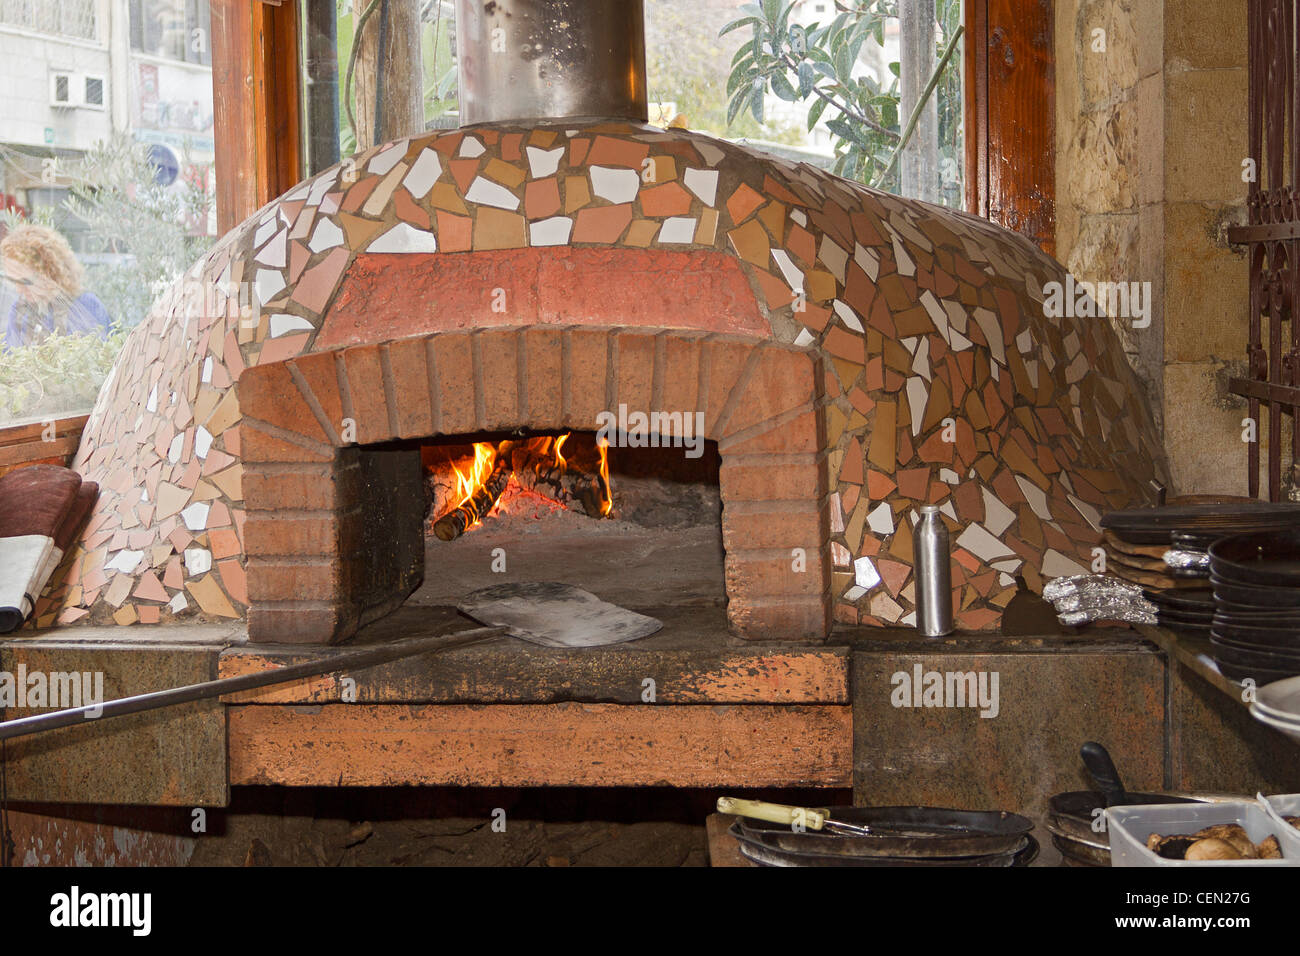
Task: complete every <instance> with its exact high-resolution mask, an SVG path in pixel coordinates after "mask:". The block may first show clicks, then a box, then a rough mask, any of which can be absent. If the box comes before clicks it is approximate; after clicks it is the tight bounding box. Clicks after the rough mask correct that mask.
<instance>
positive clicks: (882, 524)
mask: <svg viewBox="0 0 1300 956" xmlns="http://www.w3.org/2000/svg"><path fill="white" fill-rule="evenodd" d="M867 527H869V528H870V529H871V530H872V532H874V533H875V534H878V535H890V534H893V533H894V512H893V509H892V508H890V507H889V503H888V502H885V501H882V502H881V503H880V504H878V505H876V507H875V508H874V509H872V511H871V512H870V514H868V515H867Z"/></svg>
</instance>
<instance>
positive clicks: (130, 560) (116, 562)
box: [104, 551, 144, 574]
mask: <svg viewBox="0 0 1300 956" xmlns="http://www.w3.org/2000/svg"><path fill="white" fill-rule="evenodd" d="M142 558H144V552H143V551H119V552H117V554H115V555H113V557H112V558H111V559H110V560H108V561H106V562H104V567H105V568H108V569H111V570H113V571H121V572H122V573H123V574H130V573H131V572H132V571H134V570H135V569H136V568H138V567H139V566H140V561H141V559H142Z"/></svg>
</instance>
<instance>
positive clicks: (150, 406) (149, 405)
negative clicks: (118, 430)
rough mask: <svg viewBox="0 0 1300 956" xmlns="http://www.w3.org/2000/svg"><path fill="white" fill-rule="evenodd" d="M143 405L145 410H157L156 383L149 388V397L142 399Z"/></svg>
mask: <svg viewBox="0 0 1300 956" xmlns="http://www.w3.org/2000/svg"><path fill="white" fill-rule="evenodd" d="M208 361H209V362H211V361H212V359H208ZM144 407H145V410H146V411H149V412H156V411H158V386H157V385H155V386H154V387H153V388H151V389H150V390H149V397H148V398H146V399H145V400H144Z"/></svg>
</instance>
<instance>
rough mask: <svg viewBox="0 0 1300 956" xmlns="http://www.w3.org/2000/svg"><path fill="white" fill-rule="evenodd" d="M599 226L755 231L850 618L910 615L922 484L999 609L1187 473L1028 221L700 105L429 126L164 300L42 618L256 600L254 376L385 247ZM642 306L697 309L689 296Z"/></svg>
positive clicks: (962, 617)
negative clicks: (243, 395) (960, 208)
mask: <svg viewBox="0 0 1300 956" xmlns="http://www.w3.org/2000/svg"><path fill="white" fill-rule="evenodd" d="M521 147H522V148H521ZM647 168H649V169H651V170H653V175H643V171H644V170H646V169H647ZM530 247H538V248H536V251H535V253H533V252H532V249H531V248H530ZM582 248H592V249H600V248H605V249H610V250H613V251H614V254H619V255H626V256H632V255H641V256H647V255H648V256H654V255H664V256H668V255H680V254H681V253H682V252H683V251H685V252H709V253H711V254H717V255H720V256H725V257H731V258H732V259H733V260H734V261H735V262H736V263H737V264H738V268H739V270H740V272H741V274H742V275H743V276H744V277H745V279H746V281H747V282H748V284H749V286H750V289H751V291H752V294H753V296H754V299H755V301H756V303H757V306H756V307H757V309H758V310H759V312H760V314H761V315H762V317H763V320H764V321H766V323H767V325H768V326H769V329H770V332H769V333H768V334H769V337H770V338H772V339H774V340H776V341H778V342H781V343H785V344H795V345H798V346H801V347H804V348H806V349H807V350H809V351H810V352H813V353H815V354H820V355H822V356H824V358H825V359H826V361H825V362H824V368H825V382H824V383H823V385H824V388H823V389H822V394H823V395H824V397H823V398H822V399H821V405H820V406H819V409H818V413H819V414H820V416H821V418H822V424H823V429H824V434H825V442H826V444H827V447H826V448H825V449H824V451H825V460H826V461H827V462H828V463H829V464H830V467H831V474H830V475H829V480H830V484H829V489H828V493H829V495H830V499H829V503H830V504H829V505H828V507H829V511H828V513H829V514H830V515H831V519H830V521H829V522H828V525H827V526H828V527H829V528H830V529H831V530H830V531H829V538H828V539H827V540H826V541H825V542H824V547H825V549H826V554H827V555H828V556H829V557H830V559H831V564H832V566H833V568H834V569H837V570H836V573H834V574H833V575H831V577H830V580H832V581H833V588H834V593H831V594H829V595H825V598H826V600H827V601H828V602H829V604H830V608H831V610H832V611H833V616H834V619H835V620H837V621H844V622H849V623H865V624H894V623H900V622H901V623H905V622H907V621H910V620H912V614H913V612H914V604H913V598H914V594H915V588H914V586H913V582H912V581H911V579H910V576H911V561H912V557H911V525H912V521H913V520H914V519H915V511H916V508H917V507H918V506H919V505H920V504H922V503H926V502H931V503H935V504H938V505H940V506H941V508H942V510H943V513H944V514H945V515H946V516H947V520H948V523H949V525H950V530H951V531H952V537H953V541H954V559H955V560H954V581H953V585H954V595H955V607H956V608H957V609H958V610H957V615H956V617H957V623H958V626H960V627H965V628H972V629H980V628H989V627H995V626H996V625H997V622H998V619H999V617H1000V613H1001V611H1000V609H1001V608H1002V607H1003V606H1005V604H1006V603H1007V601H1008V599H1009V597H1010V594H1011V593H1012V591H1013V587H1014V586H1013V584H1012V582H1011V578H1010V575H1011V574H1012V573H1020V574H1024V575H1025V576H1026V578H1027V579H1028V580H1029V582H1030V584H1031V585H1033V586H1039V585H1041V581H1042V578H1044V577H1051V576H1055V575H1060V574H1071V573H1077V572H1078V571H1079V570H1080V569H1081V568H1082V567H1085V566H1086V565H1087V564H1088V563H1089V560H1090V557H1089V555H1090V550H1091V548H1092V547H1093V545H1094V544H1095V543H1096V542H1097V540H1098V534H1097V532H1096V523H1097V517H1098V515H1099V514H1100V513H1101V512H1103V511H1105V510H1107V509H1110V508H1113V507H1119V506H1123V505H1126V504H1129V503H1132V502H1134V501H1137V500H1143V499H1144V498H1145V497H1146V496H1147V494H1148V487H1147V484H1148V481H1149V480H1150V479H1152V478H1159V479H1161V480H1165V481H1167V475H1166V468H1165V465H1164V462H1163V460H1162V457H1161V452H1160V450H1159V449H1160V444H1159V442H1158V440H1157V438H1156V433H1155V429H1154V427H1153V425H1152V420H1151V417H1150V414H1149V412H1148V410H1147V409H1146V407H1145V405H1144V403H1143V400H1142V398H1141V392H1140V389H1139V387H1138V385H1137V383H1136V380H1135V378H1134V376H1133V374H1132V372H1131V370H1130V369H1129V367H1128V365H1127V364H1126V362H1125V359H1124V355H1123V351H1122V349H1121V348H1120V346H1119V343H1118V340H1117V338H1116V336H1115V335H1114V333H1113V332H1112V330H1111V329H1110V327H1109V325H1108V324H1107V322H1106V321H1105V320H1094V319H1075V318H1069V317H1067V318H1055V319H1054V318H1048V317H1047V316H1045V314H1044V310H1043V308H1042V305H1041V302H1042V298H1043V296H1042V292H1041V290H1042V287H1043V284H1044V283H1046V282H1050V281H1063V279H1064V276H1065V273H1064V270H1063V269H1062V267H1061V266H1060V265H1058V264H1057V263H1056V262H1054V261H1053V260H1052V259H1051V258H1049V257H1048V256H1046V255H1045V254H1043V253H1042V252H1041V251H1040V250H1038V249H1037V248H1036V247H1034V246H1033V245H1032V244H1031V243H1030V242H1028V241H1026V240H1025V239H1023V238H1021V237H1020V236H1017V235H1014V234H1012V233H1010V232H1007V231H1006V230H1003V229H1001V228H999V227H996V226H993V225H991V224H989V223H987V222H984V221H981V220H978V219H975V218H972V217H969V216H965V215H961V214H958V213H954V212H949V211H946V210H942V209H939V208H936V207H934V206H930V205H926V204H923V203H919V202H913V201H909V200H907V199H902V198H898V197H895V196H890V195H886V194H882V193H878V192H874V191H872V190H869V189H867V188H865V187H862V186H859V185H856V184H853V183H849V182H845V181H842V180H839V179H837V178H835V177H833V176H831V175H829V174H827V173H825V172H823V171H821V170H818V169H815V168H812V167H809V166H806V165H801V164H799V165H796V164H792V163H788V162H785V161H782V160H777V159H774V158H772V157H769V156H765V155H764V154H761V153H759V152H757V151H755V150H752V149H749V148H745V147H741V146H737V145H733V144H730V143H726V142H722V141H719V140H715V139H712V138H710V137H707V136H703V135H700V134H694V133H690V132H686V131H681V130H670V131H660V130H655V129H652V128H650V127H645V126H638V125H631V124H622V123H605V124H601V125H600V126H599V127H587V126H571V127H568V128H567V129H548V128H545V127H542V128H536V129H530V128H524V127H519V126H512V125H508V124H507V125H502V126H499V127H478V128H475V129H474V130H473V131H472V132H465V131H450V132H433V133H429V134H427V135H424V136H422V137H418V138H412V139H411V140H409V141H406V140H403V141H400V142H398V143H394V144H391V145H390V146H387V147H383V148H379V149H374V150H370V151H368V152H367V153H365V154H363V155H362V156H359V157H353V158H352V159H351V160H348V161H345V162H344V163H342V164H340V165H339V166H338V167H335V168H333V169H330V170H327V171H326V172H324V173H322V174H320V175H319V176H317V177H315V178H314V179H313V180H310V181H308V182H306V183H303V184H302V185H300V186H298V187H295V189H294V190H291V191H290V193H289V194H287V195H286V196H285V197H283V198H282V199H280V200H276V201H274V202H272V203H270V204H268V206H266V207H265V208H263V209H261V210H258V212H257V213H255V214H254V215H253V216H251V217H250V218H249V219H248V220H247V221H246V222H245V223H243V224H242V225H241V226H239V227H237V228H236V229H234V230H232V231H231V232H230V233H229V234H228V235H227V236H225V237H224V238H223V239H222V240H221V241H220V242H219V243H218V244H217V246H216V247H215V248H214V249H213V250H212V251H211V252H209V253H208V254H207V255H205V256H204V257H203V258H202V259H201V260H200V261H199V262H197V263H195V264H194V266H193V267H192V268H191V269H190V270H189V271H188V272H187V273H186V274H185V276H183V277H182V278H181V279H180V280H178V281H177V282H176V284H175V285H174V286H173V287H172V288H171V289H169V290H168V291H167V292H166V293H164V294H163V295H162V296H161V297H160V298H159V300H158V301H157V302H156V303H155V305H154V307H153V309H152V311H151V313H150V315H149V317H148V318H147V319H146V320H145V321H144V322H143V323H142V324H141V325H140V326H139V327H138V328H136V329H135V330H134V331H133V332H132V333H131V335H130V337H129V339H128V341H127V343H126V346H125V347H124V348H123V350H122V353H121V355H120V357H119V359H118V361H117V363H116V365H115V367H114V369H113V371H112V373H111V374H110V375H109V377H108V380H107V381H106V382H105V384H104V387H103V390H102V391H101V393H100V395H99V398H98V401H97V402H96V405H95V408H94V411H93V412H92V414H91V417H90V420H89V422H88V423H87V425H86V428H85V431H84V434H83V438H82V443H81V447H80V449H79V450H78V452H77V454H76V457H75V461H74V466H75V467H76V468H77V469H78V470H79V471H80V472H81V473H82V474H83V475H84V476H85V477H86V478H88V479H91V480H94V481H97V482H99V484H100V487H101V495H100V499H99V502H98V505H97V506H96V511H95V513H94V514H93V515H92V516H91V519H90V520H89V522H88V524H87V526H86V529H85V531H84V532H83V534H82V537H81V540H80V542H79V544H78V545H76V546H75V547H74V549H73V553H72V554H71V556H70V559H69V560H67V561H65V562H64V565H63V567H62V568H61V570H60V572H59V575H58V576H57V578H56V579H55V580H54V581H52V582H51V584H50V587H49V588H48V589H47V591H46V593H45V594H44V595H42V597H41V600H40V602H39V605H38V610H37V614H36V620H37V623H38V624H40V625H47V624H49V623H52V622H53V621H54V620H55V619H56V618H57V619H58V620H59V621H61V622H65V623H72V622H74V621H75V622H77V623H106V622H108V621H115V622H117V623H119V624H124V625H126V624H129V625H135V624H138V623H142V622H156V621H159V620H164V621H165V620H171V619H174V618H183V619H195V620H199V619H211V618H235V617H242V616H244V615H245V614H246V612H247V606H248V594H247V586H246V583H245V579H244V578H245V568H244V566H243V546H242V541H243V537H242V536H243V527H244V502H243V498H242V494H243V491H242V484H243V482H242V480H241V475H242V471H241V461H242V459H241V454H240V451H241V447H242V444H243V442H244V440H245V439H244V437H243V436H241V420H242V411H241V409H240V407H239V403H238V399H237V397H236V391H235V384H236V383H237V382H238V380H239V377H240V375H241V373H242V372H243V370H244V369H245V368H247V367H251V366H258V365H262V364H269V363H273V362H281V361H284V360H285V359H289V358H294V357H297V356H303V355H308V354H311V353H313V352H314V351H317V347H316V345H315V342H316V340H317V338H318V337H319V336H320V334H321V329H322V328H323V327H326V326H327V325H328V323H329V322H330V320H331V315H332V312H333V310H334V308H335V306H336V305H337V304H338V302H339V301H340V299H341V297H344V296H346V294H347V290H348V288H349V285H350V283H354V282H356V281H357V280H356V278H355V276H356V275H357V274H359V273H358V270H360V269H362V266H363V260H364V262H365V263H368V264H372V265H369V266H367V267H370V268H374V267H375V266H373V264H374V263H389V264H390V265H389V266H386V267H385V268H402V266H400V265H393V264H394V263H401V262H407V263H410V262H419V263H421V266H420V267H421V268H422V269H426V270H439V269H440V267H442V266H443V264H444V263H446V265H447V267H448V268H450V267H451V266H452V264H454V263H455V262H457V261H458V260H459V257H464V256H467V255H473V254H475V252H476V251H482V250H493V252H492V253H491V254H493V255H502V254H505V253H506V252H509V251H510V250H522V251H525V252H530V253H532V254H535V255H538V256H545V255H550V254H555V250H557V249H561V250H562V249H573V250H577V249H582ZM620 250H621V251H620ZM529 268H536V267H535V266H530V267H529ZM697 281H701V280H700V278H698V277H696V276H693V275H690V274H687V273H684V272H682V271H680V270H679V271H675V272H669V273H665V272H658V273H656V272H652V271H651V272H646V273H645V279H644V282H645V285H644V288H639V289H633V290H627V291H626V292H624V293H622V294H624V295H632V296H643V295H644V297H645V300H646V301H647V302H648V303H649V302H657V301H662V299H660V298H656V297H655V296H654V295H653V293H655V292H656V291H657V286H658V285H659V284H661V283H679V284H686V285H689V284H690V283H692V282H697ZM387 294H389V295H394V296H398V297H400V295H401V294H402V290H401V289H397V290H393V291H391V292H389V293H387ZM431 306H436V303H424V302H421V303H418V304H414V307H413V308H411V309H409V310H408V311H411V312H416V313H418V315H425V314H428V313H431V312H436V308H431ZM647 308H648V309H649V308H651V307H650V306H649V305H647ZM575 321H578V320H575ZM581 321H583V322H586V323H587V324H599V319H598V317H596V318H591V317H588V318H585V319H582V320H581ZM645 324H646V325H649V326H654V327H658V328H668V329H672V328H691V325H690V324H689V322H687V321H685V319H684V317H683V316H681V315H680V314H671V313H668V312H655V313H654V314H648V315H646V317H645ZM421 331H425V330H422V329H419V328H416V329H414V330H413V331H408V332H407V333H406V334H408V335H415V334H419V333H420V332H421ZM379 340H380V339H378V338H377V339H376V340H375V341H379ZM903 340H906V342H907V344H904V341H903ZM340 411H341V410H340ZM249 414H250V415H253V414H256V415H257V416H259V417H261V418H263V419H264V420H272V419H273V418H274V415H273V413H272V412H269V411H268V410H266V409H258V410H249ZM520 424H526V423H520ZM299 440H300V441H307V439H299ZM87 612H88V613H87Z"/></svg>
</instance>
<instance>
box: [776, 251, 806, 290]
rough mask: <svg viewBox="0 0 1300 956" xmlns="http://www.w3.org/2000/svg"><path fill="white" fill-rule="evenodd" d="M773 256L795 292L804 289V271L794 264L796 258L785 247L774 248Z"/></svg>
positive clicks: (787, 282)
mask: <svg viewBox="0 0 1300 956" xmlns="http://www.w3.org/2000/svg"><path fill="white" fill-rule="evenodd" d="M772 258H773V259H774V260H776V265H777V268H778V269H780V270H781V275H783V276H785V281H786V284H787V285H788V286H790V288H791V289H792V290H793V291H795V292H802V291H803V273H802V272H800V271H799V267H798V266H796V265H795V264H794V260H792V259H791V258H790V256H789V255H788V254H787V253H786V251H785V250H784V249H773V250H772Z"/></svg>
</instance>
